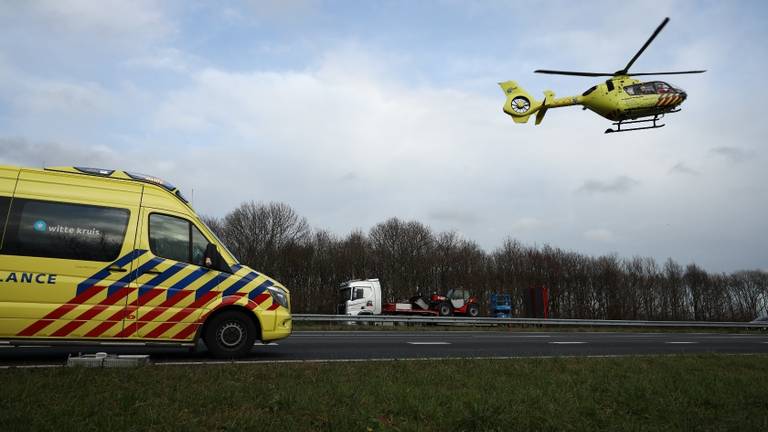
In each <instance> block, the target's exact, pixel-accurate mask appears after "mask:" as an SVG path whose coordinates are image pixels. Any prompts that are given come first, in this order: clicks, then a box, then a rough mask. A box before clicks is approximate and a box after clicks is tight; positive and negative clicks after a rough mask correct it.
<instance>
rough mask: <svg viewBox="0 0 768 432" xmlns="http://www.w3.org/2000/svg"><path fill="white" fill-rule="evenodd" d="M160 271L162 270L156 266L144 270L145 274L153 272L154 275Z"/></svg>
mask: <svg viewBox="0 0 768 432" xmlns="http://www.w3.org/2000/svg"><path fill="white" fill-rule="evenodd" d="M160 273H162V272H161V271H160V270H158V269H156V268H151V269H149V270H147V271H145V272H144V274H153V275H159V274H160Z"/></svg>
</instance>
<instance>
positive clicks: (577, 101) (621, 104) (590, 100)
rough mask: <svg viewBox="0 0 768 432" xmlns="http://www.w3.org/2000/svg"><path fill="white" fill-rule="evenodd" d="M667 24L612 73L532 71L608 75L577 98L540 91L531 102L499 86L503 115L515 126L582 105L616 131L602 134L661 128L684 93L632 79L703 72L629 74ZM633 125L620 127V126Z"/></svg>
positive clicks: (512, 87) (509, 86) (517, 90)
mask: <svg viewBox="0 0 768 432" xmlns="http://www.w3.org/2000/svg"><path fill="white" fill-rule="evenodd" d="M668 22H669V18H664V21H662V22H661V24H660V25H659V27H658V28H656V31H654V32H653V34H652V35H651V37H650V38H648V41H646V42H645V45H643V47H642V48H640V51H638V52H637V54H635V56H634V57H632V60H630V61H629V63H627V65H626V66H625V67H624V69H621V70H618V71H616V72H614V73H601V72H572V71H559V70H544V69H539V70H536V71H534V72H536V73H542V74H552V75H571V76H586V77H602V76H608V77H610V78H608V80H607V81H605V82H604V83H600V84H598V85H595V86H592V87H590V88H589V89H588V90H587V91H585V92H584V93H582V94H581V95H580V96H568V97H561V98H556V97H555V93H554V92H552V91H551V90H545V91H544V100H543V101H538V100H535V99H533V97H531V95H530V94H528V93H527V92H526V91H525V90H523V88H522V87H520V86H519V85H517V83H516V82H515V81H505V82H502V83H499V85H500V86H501V89H502V90H504V93H505V94H506V95H507V100H506V102H504V112H505V113H507V114H509V115H510V116H512V119H513V120H514V121H515V123H526V122H527V121H528V117H530V116H531V115H533V114H534V113H536V124H539V123H541V120H542V119H544V114H546V112H547V110H548V109H550V108H559V107H564V106H570V105H582V106H583V107H584V108H583V109H589V110H591V111H594V112H595V113H597V114H600V115H601V116H603V117H605V118H607V119H608V120H611V121H613V122H614V123H613V125H614V126H616V129H611V128H608V129H606V131H605V133H610V132H628V131H633V130H640V129H655V128H660V127H663V126H664V125H663V124H659V123H658V121H659V120H660V119H661V118H663V117H664V115H665V114H668V113H675V112H678V111H680V108H679V106H680V104H682V103H683V101H685V99H686V97H687V94H686V93H685V91H683V90H682V89H681V88H679V87H676V86H674V85H672V84H669V83H666V82H663V81H648V82H642V81H640V80H637V79H634V78H632V77H636V76H641V75H680V74H693V73H702V72H706V71H705V70H691V71H680V72H643V73H630V72H629V68H630V67H632V65H633V64H634V63H635V61H636V60H637V58H638V57H640V55H641V54H642V53H643V51H645V49H646V48H648V45H650V44H651V42H653V40H654V39H655V38H656V36H658V34H659V32H661V30H662V29H663V28H664V26H665V25H667V23H668ZM628 124H629V125H633V126H631V127H629V128H622V126H623V125H628Z"/></svg>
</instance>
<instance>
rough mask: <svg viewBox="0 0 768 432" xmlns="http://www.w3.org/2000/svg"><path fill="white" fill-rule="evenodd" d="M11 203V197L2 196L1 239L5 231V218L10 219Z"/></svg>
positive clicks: (0, 203) (0, 212)
mask: <svg viewBox="0 0 768 432" xmlns="http://www.w3.org/2000/svg"><path fill="white" fill-rule="evenodd" d="M10 205H11V198H10V197H4V196H0V240H2V238H3V233H4V232H5V220H6V219H8V207H10Z"/></svg>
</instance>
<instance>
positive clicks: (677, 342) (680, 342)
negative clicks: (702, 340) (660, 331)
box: [664, 341, 698, 345]
mask: <svg viewBox="0 0 768 432" xmlns="http://www.w3.org/2000/svg"><path fill="white" fill-rule="evenodd" d="M664 343H668V344H678V345H680V344H697V343H698V342H683V341H675V342H664Z"/></svg>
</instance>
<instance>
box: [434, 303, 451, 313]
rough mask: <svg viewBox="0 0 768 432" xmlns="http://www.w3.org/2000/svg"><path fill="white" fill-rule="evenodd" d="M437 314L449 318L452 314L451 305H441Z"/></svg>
mask: <svg viewBox="0 0 768 432" xmlns="http://www.w3.org/2000/svg"><path fill="white" fill-rule="evenodd" d="M437 312H438V313H439V314H440V316H448V315H450V314H451V305H449V304H448V303H440V306H438V309H437Z"/></svg>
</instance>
